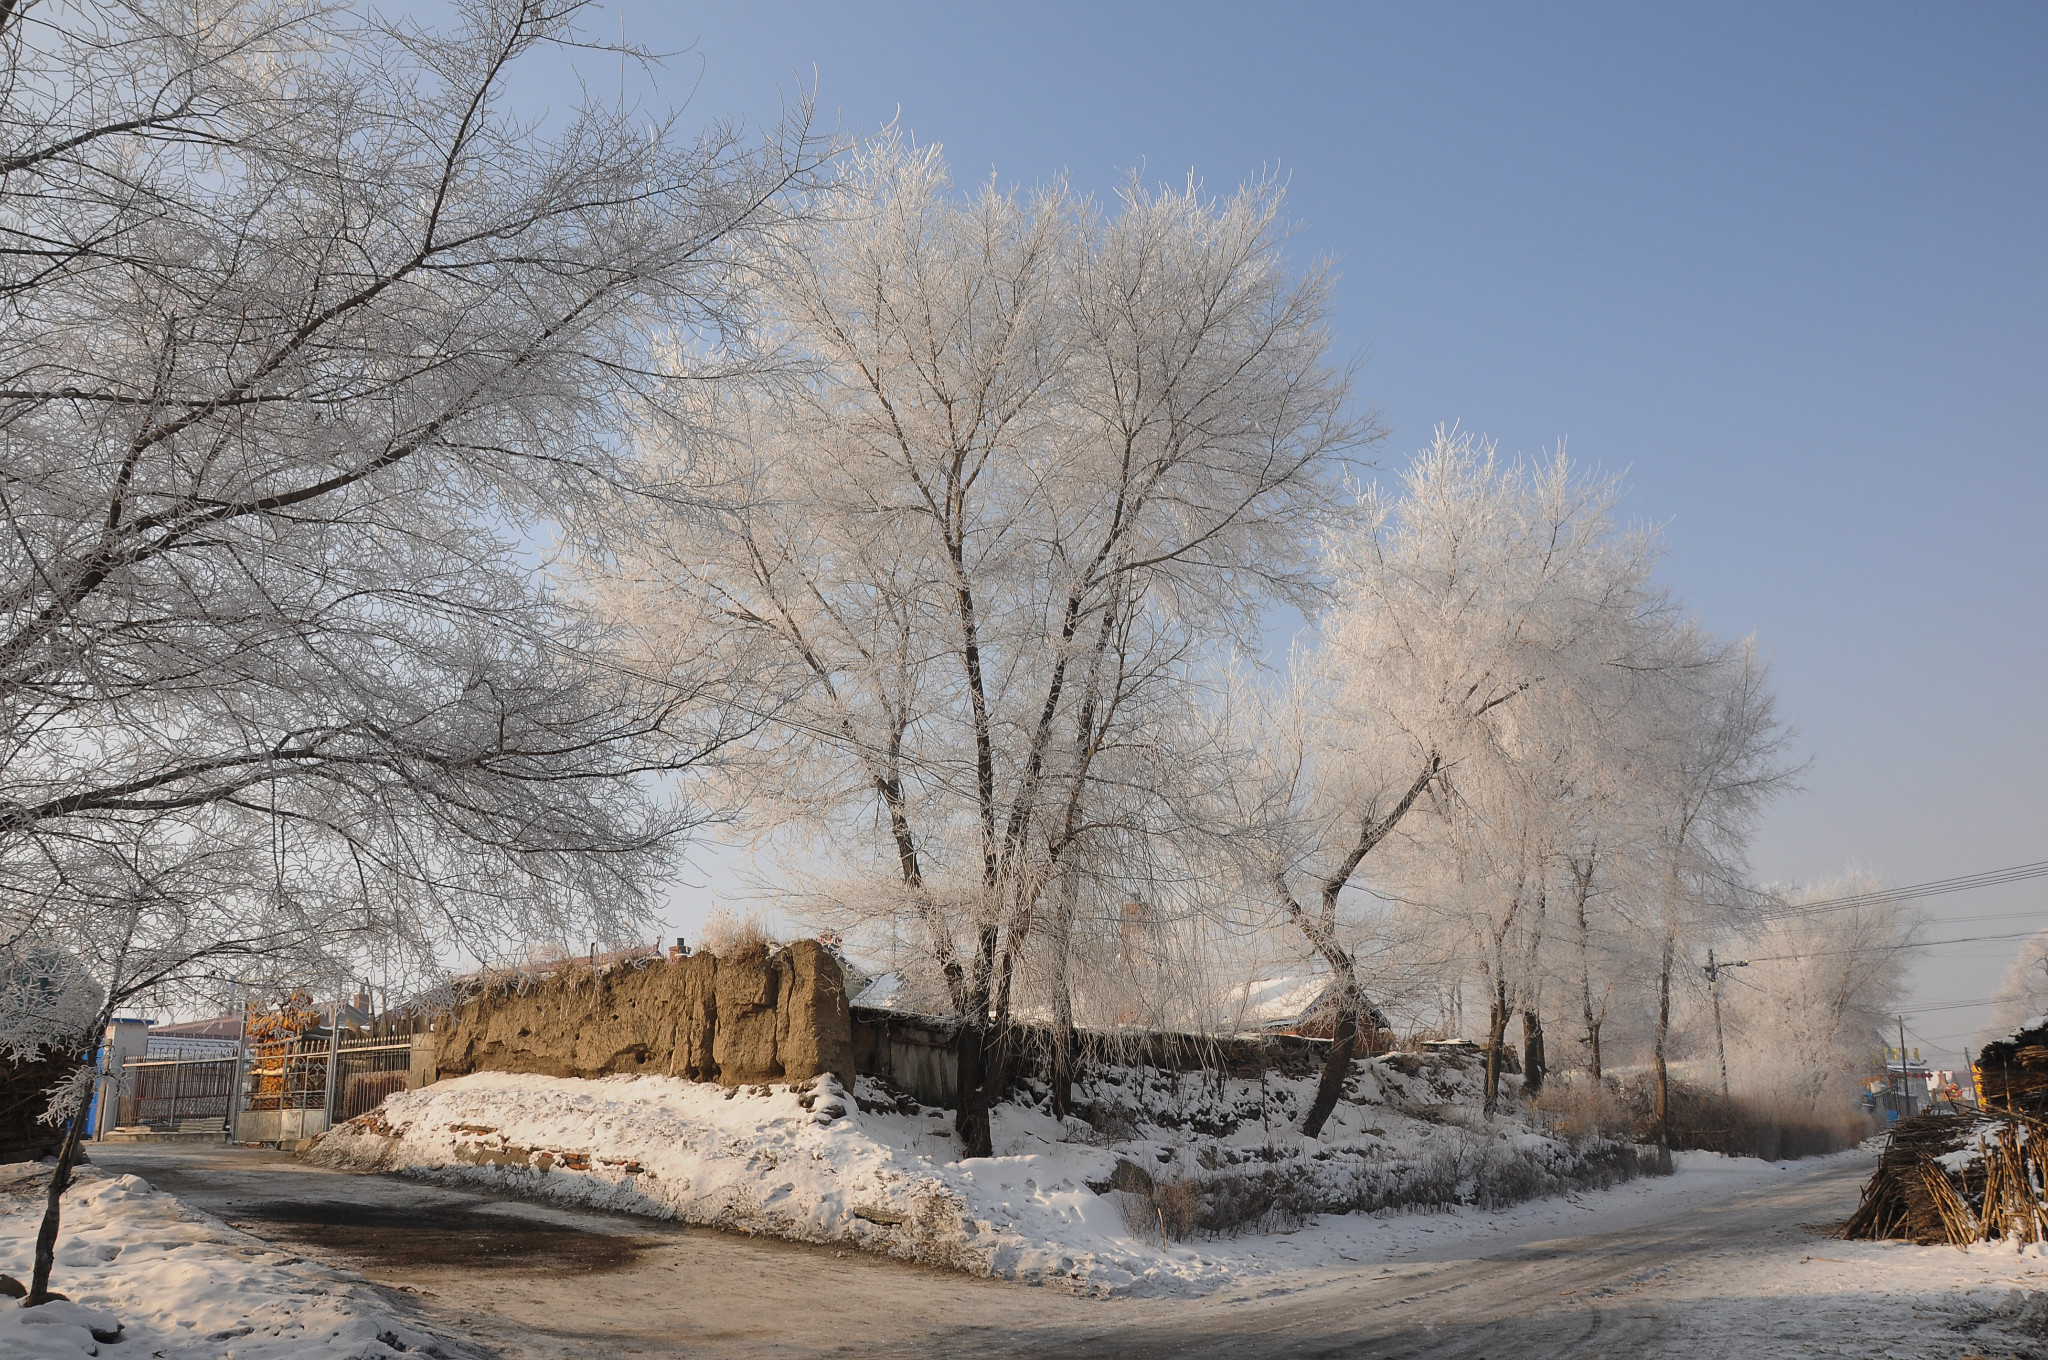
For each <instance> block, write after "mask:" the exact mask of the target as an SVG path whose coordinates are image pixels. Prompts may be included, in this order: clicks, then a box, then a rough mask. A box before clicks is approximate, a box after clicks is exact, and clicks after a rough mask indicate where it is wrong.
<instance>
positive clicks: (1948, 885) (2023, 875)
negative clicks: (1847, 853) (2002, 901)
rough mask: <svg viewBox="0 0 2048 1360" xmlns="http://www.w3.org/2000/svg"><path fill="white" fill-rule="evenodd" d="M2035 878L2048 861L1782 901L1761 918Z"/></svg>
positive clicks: (2043, 874) (2045, 873)
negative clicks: (1811, 899)
mask: <svg viewBox="0 0 2048 1360" xmlns="http://www.w3.org/2000/svg"><path fill="white" fill-rule="evenodd" d="M2033 878H2048V860H2040V861H2037V862H2036V863H2033V864H2015V865H2013V866H2012V867H2010V868H2007V869H1987V870H1985V871H1984V872H1982V873H1976V874H1959V875H1957V876H1956V877H1954V878H1937V879H1933V880H1931V881H1930V882H1926V883H1913V884H1909V885H1907V886H1906V887H1903V888H1881V889H1879V890H1877V891H1875V892H1867V893H1852V894H1850V895H1849V896H1847V897H1829V898H1823V899H1822V900H1821V901H1818V902H1800V903H1797V904H1794V903H1789V902H1786V901H1784V899H1782V898H1780V899H1778V905H1777V906H1775V907H1767V908H1765V909H1764V910H1763V911H1762V912H1761V913H1759V914H1760V915H1761V916H1763V917H1764V919H1766V920H1773V921H1775V920H1782V919H1784V918H1786V917H1793V916H1812V915H1816V914H1818V913H1820V912H1827V911H1847V910H1849V909H1850V908H1852V907H1868V906H1876V905H1878V904H1879V903H1883V902H1910V901H1913V900H1915V899H1916V898H1922V897H1941V896H1944V895H1945V894H1948V893H1958V892H1969V891H1971V890H1972V889H1976V888H1992V887H1997V886H1999V885H2000V884H2005V883H2023V882H2025V881H2027V880H2028V879H2033Z"/></svg>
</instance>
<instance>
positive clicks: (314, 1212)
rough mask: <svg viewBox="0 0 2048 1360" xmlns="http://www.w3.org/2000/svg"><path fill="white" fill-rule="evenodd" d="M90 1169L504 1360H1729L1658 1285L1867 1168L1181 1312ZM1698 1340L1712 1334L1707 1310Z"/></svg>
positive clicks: (1829, 1215)
mask: <svg viewBox="0 0 2048 1360" xmlns="http://www.w3.org/2000/svg"><path fill="white" fill-rule="evenodd" d="M93 1156H94V1160H95V1161H96V1162H97V1163H98V1164H99V1165H101V1166H102V1167H104V1168H106V1169H107V1170H109V1171H113V1172H133V1173H134V1174H136V1175H139V1176H142V1177H144V1178H145V1179H147V1180H149V1181H150V1182H151V1183H152V1184H154V1185H156V1186H157V1187H158V1188H160V1189H164V1190H168V1191H171V1192H172V1193H174V1194H177V1195H179V1196H180V1197H181V1198H183V1199H184V1200H185V1201H186V1202H187V1203H189V1204H191V1205H192V1206H194V1207H195V1208H198V1209H202V1210H204V1211H206V1212H208V1213H211V1214H214V1215H216V1216H218V1217H220V1218H222V1219H224V1220H226V1221H227V1222H229V1223H231V1224H233V1225H235V1226H236V1227H238V1228H241V1229H243V1230H245V1231H247V1232H250V1233H253V1234H255V1235H256V1236H258V1237H261V1238H264V1239H266V1240H269V1241H271V1242H274V1243H277V1244H279V1245H281V1246H284V1247H287V1248H289V1249H291V1250H293V1251H295V1252H297V1253H300V1254H302V1255H305V1256H307V1257H309V1258H312V1259H316V1260H322V1261H326V1262H329V1263H332V1264H334V1265H337V1266H340V1267H343V1268H346V1269H350V1270H355V1271H359V1272H361V1273H362V1274H363V1275H364V1276H366V1277H367V1278H368V1279H369V1280H370V1281H372V1282H373V1283H375V1284H378V1285H381V1286H383V1287H386V1288H389V1289H392V1290H395V1291H399V1292H401V1293H402V1294H403V1295H404V1296H405V1298H406V1299H407V1301H408V1302H409V1303H410V1304H412V1305H413V1306H415V1307H417V1309H418V1310H419V1314H418V1315H419V1316H420V1317H422V1319H423V1320H425V1321H427V1322H429V1323H431V1324H432V1325H434V1326H436V1327H438V1328H441V1329H443V1330H445V1331H447V1332H448V1333H450V1334H453V1335H458V1336H462V1337H466V1338H470V1339H471V1340H472V1341H473V1342H474V1343H475V1344H477V1345H478V1346H480V1347H481V1348H482V1349H483V1350H485V1351H486V1352H490V1353H495V1354H496V1355H499V1356H502V1357H504V1358H505V1360H555V1358H556V1357H584V1356H664V1357H666V1356H690V1357H799V1356H947V1357H955V1356H958V1357H970V1358H971V1357H996V1356H1020V1355H1031V1356H1073V1357H1101V1360H1141V1358H1143V1357H1152V1356H1192V1357H1219V1358H1221V1357H1228V1358H1229V1360H1263V1358H1264V1357H1280V1356H1290V1357H1292V1356H1375V1357H1430V1358H1431V1360H1536V1357H1548V1356H1572V1357H1580V1356H1585V1357H1605V1356H1614V1357H1636V1356H1643V1355H1659V1354H1669V1355H1694V1354H1699V1355H1708V1354H1725V1353H1727V1352H1726V1351H1725V1350H1723V1349H1722V1348H1721V1346H1720V1345H1719V1344H1715V1345H1714V1346H1713V1347H1712V1349H1700V1348H1699V1347H1698V1346H1697V1345H1695V1344H1694V1343H1695V1341H1699V1342H1705V1340H1706V1333H1707V1332H1708V1331H1711V1330H1712V1328H1711V1327H1708V1326H1707V1325H1706V1322H1707V1320H1706V1319H1704V1318H1699V1319H1696V1318H1693V1317H1690V1316H1689V1308H1690V1307H1691V1305H1688V1304H1687V1303H1686V1302H1685V1301H1684V1300H1683V1299H1681V1298H1678V1297H1676V1296H1673V1297H1669V1298H1662V1299H1660V1297H1659V1281H1660V1280H1663V1279H1666V1278H1668V1277H1671V1276H1673V1275H1674V1274H1680V1273H1683V1272H1685V1271H1687V1270H1696V1269H1699V1268H1701V1267H1702V1266H1703V1265H1704V1266H1708V1267H1710V1266H1711V1262H1712V1260H1713V1259H1714V1258H1715V1257H1716V1256H1717V1255H1725V1254H1727V1253H1730V1252H1739V1253H1750V1252H1754V1251H1757V1250H1760V1249H1773V1250H1782V1251H1789V1252H1793V1253H1796V1252H1798V1251H1800V1250H1806V1249H1813V1250H1818V1249H1820V1244H1821V1243H1822V1242H1823V1241H1824V1237H1823V1233H1824V1232H1825V1230H1826V1227H1827V1226H1828V1225H1829V1224H1830V1223H1832V1222H1834V1221H1837V1220H1839V1219H1840V1218H1842V1217H1843V1216H1845V1215H1846V1214H1847V1213H1848V1212H1849V1210H1850V1209H1851V1208H1852V1207H1853V1206H1854V1204H1855V1199H1856V1193H1857V1189H1858V1187H1859V1185H1860V1183H1861V1181H1862V1179H1863V1177H1864V1176H1865V1175H1866V1174H1867V1172H1868V1167H1867V1166H1866V1165H1865V1164H1864V1162H1863V1161H1862V1160H1861V1159H1855V1160H1851V1161H1846V1162H1845V1161H1841V1160H1833V1161H1830V1162H1828V1163H1824V1164H1819V1165H1817V1166H1815V1167H1814V1168H1813V1169H1812V1170H1810V1171H1806V1170H1800V1171H1794V1172H1789V1173H1787V1175H1786V1177H1785V1178H1784V1179H1782V1180H1780V1181H1778V1182H1776V1183H1774V1184H1773V1185H1772V1186H1771V1187H1769V1189H1768V1190H1764V1191H1757V1192H1753V1193H1750V1194H1745V1195H1738V1196H1734V1197H1732V1198H1730V1199H1728V1200H1727V1201H1725V1202H1722V1203H1716V1204H1711V1205H1708V1206H1704V1207H1702V1206H1700V1205H1697V1204H1693V1205H1688V1206H1683V1207H1680V1206H1673V1207H1671V1208H1669V1209H1667V1210H1664V1211H1662V1212H1663V1216H1662V1217H1658V1216H1657V1213H1656V1211H1652V1212H1651V1213H1650V1214H1649V1215H1648V1218H1647V1221H1638V1222H1635V1223H1633V1224H1632V1225H1630V1226H1627V1227H1624V1228H1621V1229H1619V1230H1614V1231H1607V1232H1602V1233H1597V1234H1593V1235H1588V1236H1582V1237H1569V1238H1561V1239H1557V1240H1550V1241H1526V1240H1525V1241H1519V1242H1503V1243H1500V1244H1497V1245H1490V1246H1489V1245H1477V1244H1473V1243H1469V1242H1467V1243H1464V1244H1448V1245H1447V1248H1446V1249H1445V1251H1444V1252H1443V1253H1441V1255H1442V1259H1428V1260H1421V1259H1410V1260H1407V1261H1404V1262H1401V1263H1397V1264H1377V1263H1376V1264H1374V1265H1371V1266H1364V1267H1361V1268H1360V1269H1359V1270H1358V1271H1357V1272H1356V1273H1354V1274H1346V1275H1330V1276H1326V1277H1320V1278H1316V1279H1312V1280H1306V1281H1295V1282H1294V1283H1293V1284H1291V1285H1289V1286H1283V1287H1277V1288H1271V1289H1265V1288H1258V1289H1253V1290H1247V1291H1228V1290H1226V1291H1223V1292H1222V1293H1219V1294H1215V1295H1210V1296H1208V1297H1204V1298H1199V1299H1113V1300H1107V1301H1102V1300H1087V1299H1076V1298H1072V1297H1069V1296H1067V1295H1064V1294H1060V1293H1056V1292H1054V1291H1051V1290H1047V1289H1033V1288H1026V1287H1021V1286H1017V1285H1012V1284H1004V1283H998V1282H992V1281H986V1280H973V1279H967V1278H964V1277H961V1276H958V1275H952V1274H944V1273H940V1272H935V1271H930V1270H925V1269H922V1268H920V1267H916V1266H910V1265H904V1264H901V1263H898V1262H894V1261H888V1260H883V1259H878V1258H875V1257H871V1256H866V1255H863V1254H860V1253H841V1252H838V1251H835V1250H833V1249H831V1248H816V1247H806V1246H801V1245H795V1244H791V1243H785V1242H779V1241H770V1240H761V1239H750V1238H744V1237H736V1236H732V1235H729V1234H724V1233H719V1232H715V1231H712V1230H707V1229H696V1228H685V1227H679V1226H676V1225H673V1224H663V1223H658V1222H650V1221H648V1220H644V1219H635V1218H627V1217H622V1216H614V1215H606V1214H598V1213H588V1212H580V1211H569V1210H563V1209H558V1208H554V1207H550V1206H544V1205H539V1204H530V1203H524V1202H519V1201H507V1200H500V1199H494V1198H492V1197H490V1196H487V1195H483V1194H479V1193H475V1192H472V1191H467V1190H461V1189H453V1188H449V1187H444V1186H438V1185H432V1184H427V1183H422V1182H417V1181H411V1180H405V1179H401V1178H398V1177H394V1176H353V1175H348V1174H345V1173H340V1172H333V1171H327V1170H324V1169H321V1168H316V1167H309V1166H305V1165H303V1164H300V1163H298V1162H296V1161H294V1160H292V1159H291V1158H289V1157H286V1156H282V1155H279V1154H276V1153H264V1152H252V1151H245V1150H239V1149H226V1148H219V1147H207V1146H199V1145H130V1146H109V1147H104V1148H100V1149H96V1150H95V1152H94V1154H93ZM1789 1259H1792V1260H1795V1261H1796V1260H1797V1259H1798V1258H1797V1256H1796V1254H1795V1255H1792V1256H1791V1257H1790V1258H1789ZM1696 1323H1697V1324H1699V1325H1695V1324H1696ZM1715 1325H1718V1326H1720V1327H1721V1328H1723V1329H1724V1330H1725V1327H1726V1321H1725V1318H1722V1319H1720V1320H1719V1321H1718V1322H1717V1323H1716V1324H1715ZM1779 1339H1780V1340H1784V1339H1785V1338H1782V1337H1781V1338H1779ZM1776 1353H1777V1352H1776V1351H1775V1350H1774V1351H1773V1354H1776ZM1859 1353H1860V1352H1859ZM1955 1353H1958V1354H1960V1353H1962V1352H1955Z"/></svg>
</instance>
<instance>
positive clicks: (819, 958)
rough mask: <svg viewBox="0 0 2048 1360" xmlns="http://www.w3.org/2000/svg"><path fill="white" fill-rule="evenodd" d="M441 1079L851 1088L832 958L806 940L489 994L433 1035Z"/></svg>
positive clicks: (847, 1030)
mask: <svg viewBox="0 0 2048 1360" xmlns="http://www.w3.org/2000/svg"><path fill="white" fill-rule="evenodd" d="M436 1030H437V1033H436V1035H435V1037H436V1039H437V1040H438V1043H437V1044H436V1050H437V1051H436V1054H435V1067H436V1068H437V1075H438V1076H440V1077H456V1076H463V1075H465V1074H467V1073H470V1072H535V1073H539V1074H541V1075H544V1076H555V1077H600V1076H607V1075H610V1074H612V1073H617V1072H648V1073H661V1074H663V1075H667V1076H676V1077H687V1078H689V1079H691V1080H693V1081H718V1082H723V1083H724V1084H726V1085H727V1086H739V1085H742V1084H744V1083H747V1082H765V1081H800V1080H803V1079H805V1078H808V1077H816V1076H821V1075H823V1074H824V1073H827V1072H830V1073H833V1074H834V1075H836V1076H838V1077H839V1079H840V1080H842V1081H845V1082H851V1081H852V1080H853V1073H854V1064H853V1037H852V1034H853V1032H852V1026H851V1022H850V1020H849V1019H848V1015H847V1008H846V982H845V978H844V976H843V975H842V974H841V972H840V969H839V961H838V960H837V959H835V958H833V956H832V954H831V952H830V951H828V950H827V949H826V948H825V947H824V946H823V945H821V944H819V943H818V942H817V941H815V940H799V941H797V942H796V943H795V944H792V945H790V946H789V947H788V948H786V949H781V950H777V951H776V952H774V953H768V952H766V951H760V952H756V953H751V954H745V955H740V956H737V957H734V958H730V959H720V958H717V957H715V956H713V955H711V954H702V953H700V954H693V955H691V956H690V957H689V958H686V959H665V960H651V961H648V962H646V963H642V964H625V965H619V966H614V967H610V968H605V969H601V970H599V971H598V972H597V973H596V974H595V975H594V976H593V975H592V973H591V972H590V971H589V970H588V969H584V968H576V967H568V968H563V969H561V970H559V971H557V972H555V973H553V974H551V975H549V976H547V977H545V978H542V979H539V980H534V981H529V982H528V983H527V984H526V985H525V987H524V989H523V990H522V989H519V988H515V987H502V988H496V989H493V990H491V991H488V992H486V993H484V994H483V995H481V996H478V997H476V998H474V999H472V1000H470V1001H468V1002H467V1003H465V1004H463V1005H462V1006H459V1007H457V1008H456V1010H455V1012H454V1014H453V1015H452V1016H450V1017H448V1018H447V1020H445V1021H444V1022H442V1023H441V1024H439V1025H437V1026H436Z"/></svg>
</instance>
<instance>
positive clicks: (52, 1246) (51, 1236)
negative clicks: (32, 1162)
mask: <svg viewBox="0 0 2048 1360" xmlns="http://www.w3.org/2000/svg"><path fill="white" fill-rule="evenodd" d="M91 1108H92V1102H91V1101H89V1100H87V1101H80V1102H79V1105H78V1108H77V1109H76V1110H73V1111H72V1112H71V1123H70V1125H69V1127H67V1128H66V1129H65V1131H64V1144H63V1146H62V1148H60V1149H59V1150H58V1153H57V1166H56V1169H55V1170H54V1171H52V1172H51V1173H50V1193H49V1197H48V1198H47V1199H45V1200H44V1201H43V1224H42V1226H41V1227H40V1228H38V1229H36V1264H35V1272H34V1274H33V1275H32V1276H31V1277H30V1279H29V1286H28V1298H27V1299H26V1300H25V1301H24V1306H25V1307H29V1308H33V1307H35V1306H36V1305H37V1304H41V1303H48V1302H49V1301H50V1270H51V1268H52V1267H53V1266H55V1265H56V1264H57V1228H58V1224H59V1221H60V1219H61V1218H62V1200H63V1198H64V1192H65V1191H66V1190H68V1189H70V1188H71V1168H72V1167H73V1166H74V1165H75V1164H76V1163H77V1161H78V1140H79V1139H80V1138H81V1137H83V1136H84V1134H85V1112H86V1111H87V1110H89V1109H91Z"/></svg>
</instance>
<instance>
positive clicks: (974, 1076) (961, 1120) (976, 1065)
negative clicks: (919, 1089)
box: [953, 1019, 995, 1157]
mask: <svg viewBox="0 0 2048 1360" xmlns="http://www.w3.org/2000/svg"><path fill="white" fill-rule="evenodd" d="M953 1054H954V1060H955V1062H956V1064H957V1067H958V1074H959V1085H960V1108H959V1110H958V1111H957V1112H956V1113H955V1114H954V1116H953V1131H954V1132H955V1133H957V1134H959V1135H960V1148H961V1155H962V1156H965V1157H993V1156H994V1155H995V1146H994V1143H993V1141H992V1135H993V1130H991V1129H990V1127H989V1104H990V1101H989V1095H988V1075H989V1074H988V1059H989V1033H988V1026H987V1024H986V1023H981V1024H976V1023H974V1022H973V1021H972V1020H971V1019H970V1020H969V1021H967V1022H965V1023H963V1024H962V1025H961V1026H960V1034H959V1037H958V1038H956V1039H955V1040H954V1043H953Z"/></svg>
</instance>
